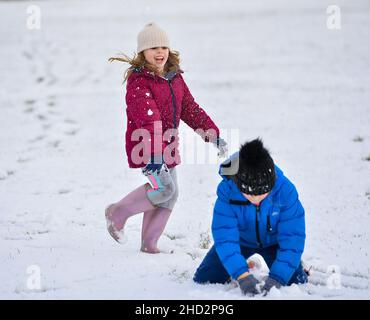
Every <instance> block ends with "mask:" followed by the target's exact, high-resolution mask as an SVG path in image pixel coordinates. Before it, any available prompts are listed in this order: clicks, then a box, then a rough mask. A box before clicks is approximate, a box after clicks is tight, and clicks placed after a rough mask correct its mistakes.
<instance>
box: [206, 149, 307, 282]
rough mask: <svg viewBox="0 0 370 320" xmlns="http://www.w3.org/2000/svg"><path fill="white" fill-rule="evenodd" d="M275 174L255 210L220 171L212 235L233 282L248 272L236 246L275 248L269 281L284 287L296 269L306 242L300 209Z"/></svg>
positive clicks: (286, 183)
mask: <svg viewBox="0 0 370 320" xmlns="http://www.w3.org/2000/svg"><path fill="white" fill-rule="evenodd" d="M237 155H238V153H236V154H234V155H233V156H232V157H234V156H237ZM275 170H276V183H275V185H274V187H273V189H272V190H271V192H270V193H269V195H268V196H267V197H266V198H265V199H264V200H263V201H262V202H261V204H260V206H259V207H257V206H255V205H253V204H251V203H250V202H249V201H248V200H247V199H246V198H245V197H244V196H243V194H242V193H241V192H240V191H239V189H238V188H237V186H236V185H235V183H234V182H233V181H232V180H231V179H228V177H227V176H224V175H223V167H222V165H221V167H220V175H221V177H222V178H223V179H222V181H221V182H220V184H219V185H218V188H217V196H218V198H217V201H216V204H215V207H214V213H213V221H212V234H213V239H214V243H215V247H216V251H217V253H218V255H219V257H220V259H221V262H222V264H223V266H224V267H225V269H226V270H227V272H228V273H229V274H230V275H231V276H232V277H233V278H234V279H237V278H238V277H239V276H240V275H241V274H242V273H244V272H246V271H248V266H247V263H246V260H245V258H244V257H243V256H242V255H241V251H240V246H245V247H249V248H264V247H268V246H272V245H276V244H278V245H279V249H278V252H277V256H276V260H275V261H274V263H273V264H272V266H271V268H270V277H272V278H274V279H275V280H277V281H279V282H280V283H282V284H284V285H285V284H287V283H288V282H289V280H290V278H291V277H292V275H293V273H294V271H295V270H296V269H297V267H298V266H299V263H300V260H301V256H302V253H303V249H304V242H305V238H306V234H305V218H304V209H303V207H302V205H301V202H300V201H299V199H298V193H297V190H296V188H295V187H294V185H293V184H292V183H291V182H290V181H289V180H288V178H286V177H285V176H284V174H283V172H282V171H281V170H280V169H279V168H278V167H277V166H275Z"/></svg>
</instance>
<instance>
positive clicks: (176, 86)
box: [126, 68, 219, 168]
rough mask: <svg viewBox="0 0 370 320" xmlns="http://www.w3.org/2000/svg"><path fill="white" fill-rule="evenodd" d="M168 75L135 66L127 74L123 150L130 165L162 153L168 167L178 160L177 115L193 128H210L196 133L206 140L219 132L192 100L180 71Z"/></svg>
mask: <svg viewBox="0 0 370 320" xmlns="http://www.w3.org/2000/svg"><path fill="white" fill-rule="evenodd" d="M171 78H172V79H171ZM167 79H169V80H167ZM167 79H165V78H162V77H160V76H158V75H155V74H154V73H152V72H150V71H149V70H147V69H145V68H136V69H134V72H133V73H132V74H131V75H130V77H129V78H128V81H127V92H126V104H127V109H126V113H127V131H126V153H127V158H128V163H129V166H130V168H140V167H144V166H145V164H146V163H148V162H149V160H150V156H151V155H154V154H156V155H157V154H163V155H164V159H165V162H166V164H167V165H168V167H170V168H171V167H174V166H176V165H177V164H179V163H180V161H181V160H180V156H179V153H178V132H177V128H178V126H179V124H180V119H181V120H183V121H184V122H185V123H186V124H187V125H188V126H190V127H191V128H192V129H193V130H197V129H202V130H204V132H205V131H207V130H209V129H213V130H210V131H209V132H208V133H207V134H204V133H202V132H200V133H199V134H200V135H201V137H202V138H203V139H204V140H205V141H207V142H208V141H214V140H215V139H216V138H217V137H218V136H219V129H218V128H217V126H216V125H215V123H214V122H213V121H212V119H211V118H210V117H209V116H208V115H207V113H206V112H205V111H204V110H203V109H202V108H201V107H200V106H199V105H198V104H197V103H196V102H195V101H194V98H193V96H192V95H191V93H190V91H189V88H188V87H187V85H186V83H185V81H184V79H183V77H182V75H181V71H179V72H177V73H173V74H172V75H167ZM160 126H162V130H160ZM137 129H142V130H137ZM168 129H175V130H170V131H167V130H168ZM166 132H167V133H166ZM165 133H166V134H165ZM171 136H172V137H171ZM166 147H167V149H166ZM165 150H167V151H165Z"/></svg>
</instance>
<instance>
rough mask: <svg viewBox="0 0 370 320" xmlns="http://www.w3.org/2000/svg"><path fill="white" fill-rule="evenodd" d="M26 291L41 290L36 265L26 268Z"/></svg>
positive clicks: (39, 270)
mask: <svg viewBox="0 0 370 320" xmlns="http://www.w3.org/2000/svg"><path fill="white" fill-rule="evenodd" d="M27 274H28V277H27V283H26V286H27V289H28V290H31V291H38V290H41V268H40V267H39V266H38V265H37V264H33V265H30V266H28V268H27Z"/></svg>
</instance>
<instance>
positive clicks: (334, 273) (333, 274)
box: [326, 265, 342, 289]
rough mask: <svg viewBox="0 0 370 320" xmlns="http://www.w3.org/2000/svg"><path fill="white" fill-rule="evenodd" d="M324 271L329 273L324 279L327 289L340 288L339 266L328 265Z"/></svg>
mask: <svg viewBox="0 0 370 320" xmlns="http://www.w3.org/2000/svg"><path fill="white" fill-rule="evenodd" d="M326 273H327V274H329V277H328V279H327V280H326V286H327V287H328V288H329V289H341V288H342V276H341V273H340V267H339V266H337V265H330V266H328V267H327V269H326Z"/></svg>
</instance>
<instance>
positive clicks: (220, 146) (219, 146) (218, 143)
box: [212, 137, 228, 158]
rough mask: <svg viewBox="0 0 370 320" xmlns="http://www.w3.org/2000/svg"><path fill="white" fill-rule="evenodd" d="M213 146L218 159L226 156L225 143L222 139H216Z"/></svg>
mask: <svg viewBox="0 0 370 320" xmlns="http://www.w3.org/2000/svg"><path fill="white" fill-rule="evenodd" d="M212 143H213V144H214V146H215V147H216V148H217V149H218V153H217V155H218V156H219V157H220V158H223V157H225V156H226V155H227V151H228V149H227V143H226V141H225V140H224V139H222V138H220V137H217V139H216V140H215V141H213V142H212Z"/></svg>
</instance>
